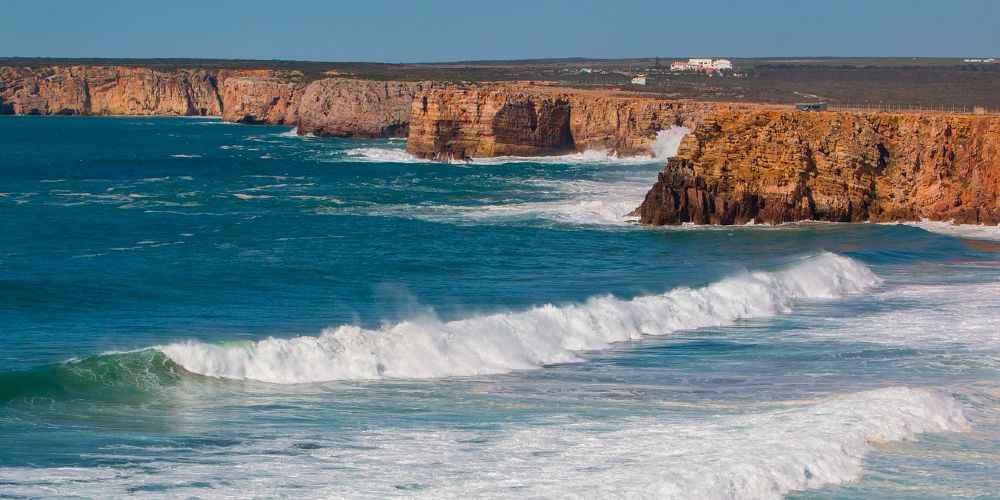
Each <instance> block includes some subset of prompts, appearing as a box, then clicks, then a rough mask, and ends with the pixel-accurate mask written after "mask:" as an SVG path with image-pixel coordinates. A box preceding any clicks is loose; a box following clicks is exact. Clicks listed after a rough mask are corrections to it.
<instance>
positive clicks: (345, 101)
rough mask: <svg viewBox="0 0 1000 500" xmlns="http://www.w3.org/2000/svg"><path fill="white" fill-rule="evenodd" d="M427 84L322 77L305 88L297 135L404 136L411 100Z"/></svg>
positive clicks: (429, 85)
mask: <svg viewBox="0 0 1000 500" xmlns="http://www.w3.org/2000/svg"><path fill="white" fill-rule="evenodd" d="M432 87H433V84H431V83H430V82H396V81H371V80H355V79H349V78H326V79H323V80H317V81H315V82H312V83H310V84H309V86H308V87H306V89H305V91H304V93H303V95H302V100H301V104H300V105H299V134H314V135H320V136H334V137H406V136H407V132H408V130H409V125H410V109H411V103H412V102H413V97H414V95H416V94H417V93H419V92H423V91H425V90H429V89H430V88H432Z"/></svg>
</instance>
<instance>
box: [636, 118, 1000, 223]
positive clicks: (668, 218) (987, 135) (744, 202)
mask: <svg viewBox="0 0 1000 500" xmlns="http://www.w3.org/2000/svg"><path fill="white" fill-rule="evenodd" d="M998 194H1000V117H995V116H971V115H948V114H905V113H904V114H886V113H871V114H860V113H838V112H824V113H802V112H796V111H792V110H752V111H746V110H744V111H739V112H732V111H729V112H727V111H717V112H714V113H711V114H710V115H707V116H705V117H704V118H703V119H702V121H701V123H700V124H699V125H698V126H697V127H695V128H694V130H693V132H692V133H690V134H689V135H688V136H687V137H686V138H685V139H684V141H683V142H682V144H681V147H680V150H679V151H678V154H677V156H676V157H675V158H673V159H671V160H670V161H669V163H668V164H667V166H666V167H665V168H664V170H663V172H661V173H660V174H659V178H658V180H657V182H656V184H655V185H654V186H653V188H652V189H651V190H650V191H649V193H648V194H647V195H646V198H645V200H644V201H643V203H642V205H641V206H640V207H639V208H638V209H637V210H636V213H635V214H636V215H638V216H639V220H640V221H641V222H642V223H644V224H653V225H663V224H680V223H685V222H693V223H697V224H743V223H747V222H750V221H756V222H758V223H781V222H791V221H801V220H823V221H843V222H849V221H850V222H859V221H873V222H877V221H899V220H919V219H925V218H926V219H931V220H943V221H949V220H951V221H954V222H957V223H982V224H997V223H1000V198H998Z"/></svg>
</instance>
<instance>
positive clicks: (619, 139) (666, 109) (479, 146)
mask: <svg viewBox="0 0 1000 500" xmlns="http://www.w3.org/2000/svg"><path fill="white" fill-rule="evenodd" d="M719 106H724V105H715V104H707V103H690V102H685V103H680V102H676V101H663V100H658V99H651V98H645V97H635V96H630V97H623V96H611V95H607V94H606V93H599V92H586V91H571V90H566V89H558V88H544V87H531V86H524V85H517V84H510V85H502V84H497V85H483V86H473V87H467V88H460V87H439V88H435V89H433V90H431V91H429V92H425V93H424V94H422V95H419V96H418V97H417V99H415V100H414V102H413V110H412V112H411V113H410V115H411V124H410V137H409V140H408V141H407V151H409V152H410V153H411V154H414V155H417V156H420V157H424V158H431V159H439V160H448V159H464V158H472V157H490V156H505V155H516V156H541V155H553V154H564V153H568V152H574V151H584V150H591V149H593V150H606V151H610V152H613V153H616V154H620V155H651V154H652V153H653V152H652V149H651V146H652V144H653V142H654V141H655V139H656V132H658V131H659V130H664V129H667V128H669V127H670V126H672V125H692V124H694V123H696V122H697V121H698V120H699V118H700V116H701V115H702V114H704V113H706V112H707V111H708V110H710V109H714V108H716V107H719Z"/></svg>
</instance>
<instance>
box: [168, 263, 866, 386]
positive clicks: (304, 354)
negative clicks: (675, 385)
mask: <svg viewBox="0 0 1000 500" xmlns="http://www.w3.org/2000/svg"><path fill="white" fill-rule="evenodd" d="M878 282H879V278H878V277H877V276H875V274H874V273H872V272H871V270H869V269H868V268H867V267H865V266H864V265H862V264H860V263H858V262H856V261H854V260H852V259H849V258H847V257H842V256H838V255H835V254H831V253H824V254H820V255H817V256H813V257H809V258H807V259H805V260H802V261H801V262H799V263H797V264H795V265H793V266H791V267H789V268H786V269H784V270H781V271H775V272H749V273H744V274H741V275H738V276H733V277H731V278H727V279H724V280H722V281H719V282H717V283H714V284H712V285H709V286H706V287H704V288H698V289H690V288H678V289H675V290H671V291H669V292H667V293H664V294H660V295H649V296H643V297H638V298H635V299H632V300H622V299H618V298H615V297H611V296H600V297H594V298H591V299H589V300H587V301H586V302H584V303H580V304H570V305H562V306H556V305H552V304H547V305H544V306H539V307H535V308H532V309H529V310H526V311H521V312H510V313H496V314H489V315H481V316H473V317H470V318H467V319H461V320H456V321H448V322H443V321H440V320H437V319H436V318H433V317H423V318H416V319H412V320H408V321H403V322H401V323H397V324H393V325H388V326H385V327H383V328H380V329H377V330H367V329H363V328H360V327H357V326H339V327H335V328H329V329H327V330H324V331H323V332H322V334H321V335H319V336H317V337H309V336H303V337H296V338H289V339H278V338H269V339H266V340H262V341H257V342H246V343H239V344H226V345H217V344H206V343H201V342H194V341H191V342H181V343H175V344H170V345H165V346H161V347H158V349H159V350H160V351H162V352H163V353H165V354H166V355H167V356H169V357H170V358H171V359H172V360H173V361H174V362H176V363H178V364H179V365H181V366H183V367H184V368H185V369H187V370H188V371H191V372H194V373H199V374H202V375H208V376H212V377H222V378H231V379H249V380H258V381H263V382H271V383H307V382H319V381H329V380H352V379H380V378H436V377H449V376H467V375H477V374H490V373H506V372H510V371H512V370H520V369H533V368H539V367H541V366H543V365H546V364H552V363H569V362H579V361H582V358H581V357H580V356H579V354H578V353H579V352H580V351H589V350H598V349H604V348H607V347H609V345H610V344H612V343H615V342H625V341H630V340H637V339H640V338H642V337H643V336H644V335H667V334H670V333H672V332H676V331H678V330H688V329H695V328H702V327H709V326H718V325H728V324H732V323H733V322H736V321H738V320H741V319H748V318H760V317H768V316H772V315H776V314H780V313H784V312H788V311H789V310H790V308H791V306H792V305H793V304H794V303H795V301H797V300H801V299H824V298H827V299H828V298H836V297H841V296H844V295H846V294H851V293H856V292H860V291H863V290H865V289H867V288H869V287H871V286H874V285H875V284H877V283H878Z"/></svg>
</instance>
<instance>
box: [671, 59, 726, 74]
mask: <svg viewBox="0 0 1000 500" xmlns="http://www.w3.org/2000/svg"><path fill="white" fill-rule="evenodd" d="M732 69H733V62H732V61H730V60H729V59H715V60H713V59H697V58H695V59H688V60H687V62H683V61H674V62H672V63H670V71H703V72H708V73H710V72H712V71H722V70H732Z"/></svg>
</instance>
